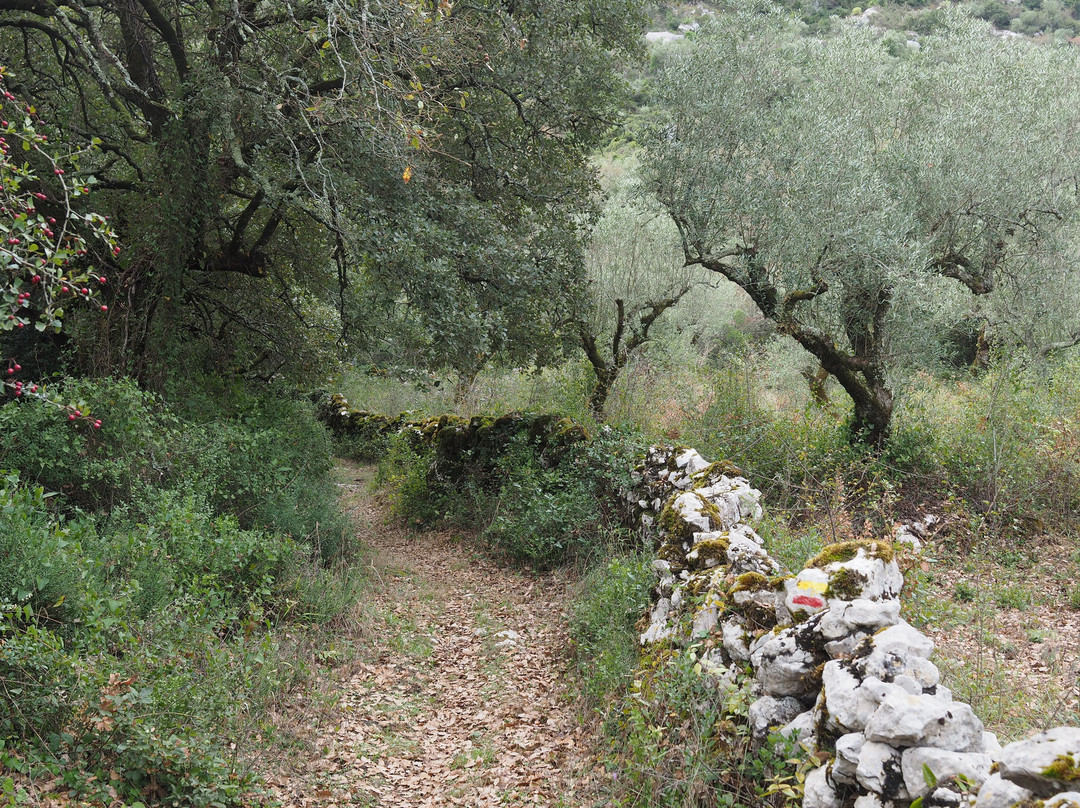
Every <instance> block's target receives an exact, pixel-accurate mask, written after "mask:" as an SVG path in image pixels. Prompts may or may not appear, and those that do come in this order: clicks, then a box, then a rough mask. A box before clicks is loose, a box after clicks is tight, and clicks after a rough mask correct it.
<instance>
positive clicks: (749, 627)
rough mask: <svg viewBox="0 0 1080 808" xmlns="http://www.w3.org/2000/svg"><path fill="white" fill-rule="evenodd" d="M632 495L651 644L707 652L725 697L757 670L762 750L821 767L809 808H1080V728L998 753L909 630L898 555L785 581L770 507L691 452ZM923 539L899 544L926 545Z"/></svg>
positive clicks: (649, 469)
mask: <svg viewBox="0 0 1080 808" xmlns="http://www.w3.org/2000/svg"><path fill="white" fill-rule="evenodd" d="M639 473H640V477H641V482H640V485H639V487H638V490H637V491H635V492H633V493H631V494H628V498H630V499H631V500H632V501H634V502H635V503H636V504H637V506H638V508H639V512H640V519H641V523H642V526H643V527H644V528H645V529H647V530H649V531H651V532H654V534H655V536H656V540H657V542H658V548H659V549H658V553H657V555H658V558H657V560H656V561H655V562H654V569H655V571H656V573H657V578H658V584H657V587H656V598H655V603H654V606H653V608H652V611H651V614H650V616H649V624H648V627H647V629H646V630H645V631H644V632H643V633H642V635H641V642H642V644H643V645H648V644H651V643H657V642H672V643H679V644H687V645H688V644H690V643H692V642H697V643H700V646H701V647H702V648H703V649H704V651H703V657H702V664H703V669H704V671H706V675H708V676H710V677H711V678H712V679H713V681H714V683H715V686H716V687H717V688H731V687H734V686H735V681H736V676H737V674H738V673H739V672H740V671H742V670H744V669H746V668H747V667H749V669H750V670H751V671H752V672H753V677H754V682H753V685H752V687H753V689H754V692H755V694H756V695H757V696H758V698H757V700H756V701H755V702H754V703H753V704H752V705H751V707H750V710H749V721H750V724H751V729H752V732H753V734H754V737H755V738H756V739H757V741H758V742H759V743H765V742H766V741H767V739H768V737H769V734H770V732H774V731H775V732H779V733H780V734H782V735H784V736H787V737H789V738H790V737H795V738H797V739H798V741H799V742H800V743H801V744H803V745H804V746H805V747H806V749H807V750H808V752H809V753H811V754H813V755H814V756H815V759H816V760H826V762H825V763H823V764H822V765H819V766H818V767H816V768H814V769H812V770H811V771H810V772H809V773H808V775H807V776H806V780H805V790H804V798H803V806H804V808H841V806H849V807H850V806H854V808H883V807H884V806H899V805H901V804H903V805H905V806H906V805H909V804H911V803H912V802H913V801H915V800H921V805H922V806H923V808H929V806H942V808H944V807H946V806H948V807H949V808H953V807H957V808H958V807H959V806H968V805H970V806H974V808H1009V806H1013V805H1016V804H1017V803H1024V804H1025V805H1034V804H1036V802H1038V803H1039V804H1042V805H1043V806H1053V808H1066V806H1069V807H1070V808H1080V793H1077V792H1076V791H1073V790H1072V789H1073V788H1076V787H1077V786H1078V784H1080V728H1074V727H1061V728H1057V729H1053V730H1050V731H1048V732H1044V733H1041V734H1039V735H1035V736H1034V737H1032V738H1029V739H1027V740H1023V741H1019V742H1017V743H1012V744H1009V745H1008V746H1006V747H1004V749H1003V748H1002V747H1001V745H1000V744H999V743H998V741H997V738H996V737H995V736H994V735H993V733H989V732H986V731H984V729H983V724H982V721H980V720H979V718H978V716H976V715H975V713H974V712H973V710H972V709H971V707H970V706H969V705H967V704H965V703H963V702H957V701H954V700H953V698H952V694H951V693H950V692H949V690H948V688H946V687H944V686H943V685H942V684H941V683H940V674H939V672H938V669H937V667H936V666H935V665H934V663H933V662H931V661H930V654H931V652H932V651H933V647H934V645H933V642H932V641H931V640H930V639H929V638H928V637H926V636H925V635H923V634H922V633H921V632H919V631H918V630H917V629H915V628H914V627H912V626H911V625H910V624H908V623H907V622H906V621H904V620H903V619H902V618H901V617H900V600H899V597H900V590H901V587H902V585H903V576H902V575H901V572H900V568H899V566H898V565H897V562H896V559H895V557H894V545H893V542H892V541H886V540H881V541H857V542H846V543H842V544H834V545H831V546H829V547H827V548H825V549H824V550H823V551H822V552H821V553H820V554H818V555H817V556H816V557H815V558H813V559H811V560H810V561H809V562H808V563H807V565H806V568H805V569H803V570H802V571H801V572H799V573H798V574H796V575H786V574H781V571H780V566H779V565H778V564H777V563H776V561H775V560H774V559H772V558H771V557H770V556H769V554H768V552H767V551H766V550H765V548H764V542H763V540H762V539H761V537H760V536H758V534H757V533H756V532H755V531H754V528H753V525H754V524H756V523H757V522H758V520H759V519H760V518H761V515H762V509H761V505H760V496H761V495H760V492H758V491H757V490H755V489H753V488H752V487H751V486H750V484H749V483H748V482H747V481H746V480H745V479H744V478H742V477H741V476H739V471H738V469H735V468H733V467H731V466H729V465H726V464H723V463H712V464H710V463H708V462H706V461H705V460H704V459H703V458H702V457H701V455H700V454H698V453H697V452H696V451H694V450H692V449H672V448H657V449H653V450H651V451H650V453H649V455H648V457H647V458H646V461H645V463H644V464H643V465H642V466H641V468H640V469H639ZM925 527H926V524H925V523H924V524H921V525H914V526H910V527H908V528H906V529H903V530H901V531H900V532H899V533H898V535H897V537H896V538H897V539H898V540H899V541H902V542H904V543H908V544H914V545H917V543H918V535H917V534H918V533H919V531H920V529H925Z"/></svg>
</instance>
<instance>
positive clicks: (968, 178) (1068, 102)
mask: <svg viewBox="0 0 1080 808" xmlns="http://www.w3.org/2000/svg"><path fill="white" fill-rule="evenodd" d="M946 22H947V25H946V26H945V27H944V29H943V30H942V32H941V33H939V34H937V35H935V36H932V37H927V38H924V39H923V40H922V43H921V45H922V47H921V49H920V50H918V51H915V50H909V49H902V52H901V53H899V55H893V53H892V52H891V51H890V47H889V43H888V42H886V41H885V40H883V39H881V38H880V37H878V36H877V35H875V34H874V33H873V32H872V31H870V30H868V29H865V28H859V27H856V26H842V27H841V29H840V30H839V31H838V32H837V33H836V34H835V35H834V36H832V37H830V38H829V39H826V40H824V41H821V40H809V39H800V38H798V37H795V36H793V35H792V34H791V31H790V24H789V23H788V22H787V20H786V18H784V17H783V16H781V15H780V14H779V13H777V12H776V11H774V10H772V9H771V8H765V7H761V6H758V7H755V8H743V9H742V10H740V11H739V12H737V13H735V14H732V15H728V16H725V17H722V18H721V19H720V20H719V21H718V22H717V23H716V24H715V25H714V26H713V27H712V29H711V30H710V31H708V32H707V33H706V35H705V36H703V37H701V44H700V46H699V47H698V48H697V49H696V50H695V51H694V52H693V53H691V54H690V55H689V56H688V57H686V58H684V59H682V60H680V61H678V62H676V63H674V64H673V65H672V66H671V67H670V68H669V69H668V70H667V71H666V73H665V74H664V75H663V76H662V78H661V80H660V86H659V92H660V94H661V96H662V104H663V106H664V107H665V108H666V115H665V118H664V120H663V121H662V122H661V124H660V125H659V126H658V127H656V129H655V131H654V132H653V134H652V137H651V139H650V143H649V146H648V153H647V156H646V160H645V166H646V172H647V177H648V181H649V183H650V184H651V186H652V188H653V189H654V191H655V193H656V194H657V196H658V198H659V200H660V202H661V203H662V205H663V206H664V207H665V209H666V210H667V211H668V213H669V215H670V216H671V218H672V220H673V221H674V222H675V224H676V226H677V227H678V230H679V233H680V236H681V241H682V250H683V253H684V256H685V260H686V262H687V263H689V264H694V265H698V266H701V267H704V268H705V269H707V270H710V271H712V272H715V273H718V274H719V275H722V276H723V277H724V278H726V279H728V280H729V281H732V282H733V283H735V284H737V285H738V286H740V287H741V288H742V289H744V290H745V291H746V292H747V293H748V294H749V296H750V297H751V298H752V299H753V301H754V303H755V304H756V305H757V307H758V308H759V309H760V310H761V313H762V315H763V316H764V317H766V318H767V319H769V320H771V321H773V322H775V323H776V326H777V329H778V331H779V332H781V333H783V334H786V335H788V336H790V337H791V338H793V339H794V340H795V341H796V342H798V343H799V344H800V345H801V346H802V347H803V348H805V349H806V350H807V351H808V352H810V353H811V354H812V355H813V356H814V357H815V358H816V359H817V360H818V361H819V362H820V363H821V366H822V368H824V369H825V370H827V371H828V372H829V373H831V374H832V375H833V376H835V378H836V379H837V381H838V382H839V383H840V385H841V386H842V387H843V389H844V390H845V391H846V392H847V394H848V395H849V396H850V397H851V399H852V401H853V404H854V408H853V419H852V423H851V427H852V435H853V437H854V438H856V439H860V440H867V441H868V442H870V443H872V444H874V445H880V444H881V443H882V441H884V440H885V439H886V437H887V434H888V430H889V426H890V420H891V417H892V412H893V389H894V384H895V378H894V375H895V372H896V369H897V367H898V359H899V358H900V357H902V355H903V354H904V352H905V350H906V349H907V347H908V345H909V344H910V342H911V340H912V339H913V337H914V336H915V335H916V334H917V332H918V331H919V329H920V324H919V323H918V322H917V320H916V318H917V315H918V313H919V312H920V311H924V310H925V309H926V307H927V306H928V305H932V303H933V300H934V298H935V297H936V296H937V295H941V294H947V295H953V294H954V289H953V288H950V286H951V287H958V288H959V289H961V290H963V292H964V294H966V295H968V296H969V297H970V298H971V299H975V298H984V299H985V300H986V303H985V305H984V306H983V307H982V308H983V309H984V310H985V311H986V312H987V313H988V314H989V315H990V316H994V315H993V313H994V312H1000V311H1004V309H1002V308H1001V305H1002V304H1001V303H1000V301H1002V300H1013V301H1016V300H1021V301H1027V302H1029V303H1030V304H1031V305H1030V306H1029V307H1028V309H1026V310H1025V311H1024V312H1023V313H1021V314H1020V315H1018V316H1019V317H1020V318H1021V319H1023V318H1026V319H1029V320H1030V319H1031V318H1030V316H1029V311H1031V312H1033V311H1035V310H1036V309H1038V308H1039V307H1038V306H1036V305H1035V301H1037V300H1043V301H1050V302H1052V301H1053V299H1054V290H1053V289H1048V279H1049V278H1052V277H1053V276H1054V275H1055V273H1057V274H1058V275H1060V274H1061V273H1062V272H1066V273H1072V274H1073V275H1075V269H1071V268H1068V267H1069V265H1067V264H1066V263H1065V262H1063V257H1064V256H1066V255H1070V254H1071V252H1070V251H1071V250H1072V249H1073V248H1072V246H1071V245H1073V244H1075V241H1076V236H1077V201H1078V200H1077V192H1078V185H1077V179H1078V171H1080V137H1078V136H1077V134H1078V126H1080V54H1078V53H1077V52H1076V49H1075V48H1072V49H1068V48H1057V47H1049V46H1040V45H1035V44H1031V43H1021V42H1006V41H1002V40H1000V39H997V38H994V37H993V36H991V34H990V30H989V28H988V27H987V26H983V25H982V24H979V23H976V22H974V21H972V20H970V19H968V18H966V17H964V16H963V15H962V14H959V13H952V12H950V13H949V14H947V15H946ZM893 50H895V48H894V49H893ZM1072 266H1074V265H1072ZM1014 308H1015V307H1014ZM1018 324H1019V320H1017V321H1016V322H1015V323H1012V324H1011V326H1016V325H1018ZM1040 329H1041V331H1040V333H1041V334H1042V335H1043V336H1044V337H1046V339H1047V344H1063V343H1065V342H1068V341H1069V339H1071V334H1072V331H1071V330H1070V326H1069V324H1068V323H1067V321H1059V322H1056V323H1053V324H1049V323H1046V322H1042V323H1041V324H1040V325H1039V328H1038V329H1036V330H1037V331H1038V330H1040ZM1055 329H1057V330H1058V331H1060V332H1061V333H1060V334H1058V335H1057V336H1056V337H1053V336H1051V332H1053V331H1054V330H1055Z"/></svg>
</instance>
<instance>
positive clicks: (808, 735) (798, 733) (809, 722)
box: [780, 710, 817, 749]
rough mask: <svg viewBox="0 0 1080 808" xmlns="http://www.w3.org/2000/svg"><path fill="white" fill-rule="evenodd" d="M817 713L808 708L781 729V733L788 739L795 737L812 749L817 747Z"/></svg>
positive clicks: (801, 743)
mask: <svg viewBox="0 0 1080 808" xmlns="http://www.w3.org/2000/svg"><path fill="white" fill-rule="evenodd" d="M816 729H817V713H816V712H815V711H814V710H807V711H806V712H805V713H799V714H798V715H797V716H795V718H793V719H792V720H791V721H789V722H788V723H787V724H785V725H784V727H783V728H782V729H781V730H780V734H781V735H783V736H784V737H785V738H787V739H788V740H791V739H792V738H794V739H795V740H797V741H798V742H799V744H800V745H805V746H806V747H808V748H810V749H814V748H816V747H817V733H816Z"/></svg>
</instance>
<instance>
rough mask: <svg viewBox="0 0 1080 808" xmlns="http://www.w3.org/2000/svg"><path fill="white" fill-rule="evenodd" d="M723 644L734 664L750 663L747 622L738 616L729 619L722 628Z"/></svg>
mask: <svg viewBox="0 0 1080 808" xmlns="http://www.w3.org/2000/svg"><path fill="white" fill-rule="evenodd" d="M720 632H721V636H722V638H723V639H722V640H721V642H722V643H723V645H724V650H725V651H727V655H728V656H729V657H730V658H731V660H732V661H733V662H748V661H749V660H750V646H749V643H748V642H747V634H746V622H745V621H744V620H743V619H742V618H741V617H739V616H738V615H736V616H734V617H729V618H728V619H726V620H725V621H724V622H723V624H722V625H721V626H720Z"/></svg>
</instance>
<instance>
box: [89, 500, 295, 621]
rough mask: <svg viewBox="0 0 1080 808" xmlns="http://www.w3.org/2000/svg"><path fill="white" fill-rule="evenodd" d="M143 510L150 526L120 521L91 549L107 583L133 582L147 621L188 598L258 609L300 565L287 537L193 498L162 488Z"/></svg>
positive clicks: (139, 607) (229, 606) (114, 523)
mask: <svg viewBox="0 0 1080 808" xmlns="http://www.w3.org/2000/svg"><path fill="white" fill-rule="evenodd" d="M140 510H141V511H142V513H143V514H144V515H145V517H146V521H145V522H143V521H133V520H130V519H123V518H122V517H118V518H114V519H113V521H112V524H111V525H110V528H111V529H110V532H109V535H108V537H107V538H103V539H102V540H101V541H100V543H99V544H98V546H96V547H92V548H88V549H90V550H91V551H92V552H93V553H94V555H95V556H96V558H97V560H98V564H99V565H100V569H101V572H102V574H103V575H104V576H105V578H106V580H108V581H112V582H116V583H118V584H126V583H131V582H133V583H134V585H135V591H136V594H135V595H134V596H133V599H134V602H135V605H136V607H137V609H138V611H139V613H140V614H141V615H143V616H148V615H151V614H153V613H154V612H156V611H157V610H159V609H161V608H163V607H165V606H166V605H168V604H169V603H172V602H173V601H175V600H177V599H178V598H181V597H185V596H188V597H194V598H196V599H200V600H210V599H216V600H217V601H219V602H220V604H221V605H222V607H223V608H230V609H237V610H241V611H248V610H250V609H252V608H259V607H261V604H263V603H268V602H269V601H270V600H271V599H272V596H273V594H274V592H275V590H276V587H277V586H279V585H281V584H284V583H287V582H288V581H289V580H291V579H292V577H293V576H294V570H295V568H296V566H297V565H298V564H299V563H300V557H299V556H300V552H299V548H298V546H297V544H296V542H294V541H293V540H292V538H290V537H289V536H288V535H284V534H279V533H267V532H263V531H259V530H243V529H241V528H240V527H239V525H238V524H237V521H236V517H234V516H232V515H231V514H226V515H223V516H216V517H215V516H213V514H212V512H211V510H210V509H209V507H208V506H207V505H206V504H205V503H204V502H203V501H201V500H200V499H199V498H198V497H196V496H194V495H192V494H186V495H182V494H181V493H179V492H176V491H157V492H154V495H153V500H152V502H144V503H142V506H141V508H140ZM166 559H167V561H168V563H164V560H166ZM279 582H280V583H279Z"/></svg>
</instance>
